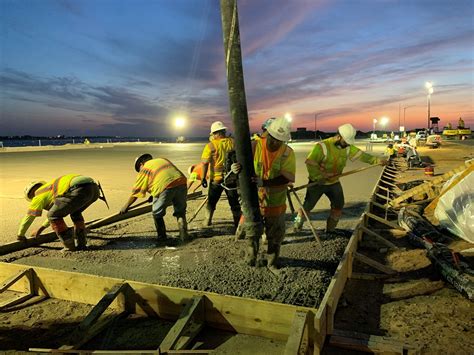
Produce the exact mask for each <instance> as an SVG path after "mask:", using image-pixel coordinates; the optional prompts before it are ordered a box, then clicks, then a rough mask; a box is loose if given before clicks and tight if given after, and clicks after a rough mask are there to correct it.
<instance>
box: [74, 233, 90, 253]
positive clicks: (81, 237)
mask: <svg viewBox="0 0 474 355" xmlns="http://www.w3.org/2000/svg"><path fill="white" fill-rule="evenodd" d="M75 234H76V240H77V249H78V250H86V249H87V233H86V230H85V229H76V230H75Z"/></svg>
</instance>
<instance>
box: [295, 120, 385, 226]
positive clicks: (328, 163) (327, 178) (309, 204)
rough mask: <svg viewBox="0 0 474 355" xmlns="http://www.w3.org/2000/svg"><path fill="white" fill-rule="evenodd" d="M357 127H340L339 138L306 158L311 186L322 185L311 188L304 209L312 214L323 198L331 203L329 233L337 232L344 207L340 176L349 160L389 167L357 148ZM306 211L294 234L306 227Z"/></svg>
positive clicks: (325, 142) (317, 146) (300, 214)
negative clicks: (314, 183) (381, 164)
mask: <svg viewBox="0 0 474 355" xmlns="http://www.w3.org/2000/svg"><path fill="white" fill-rule="evenodd" d="M355 136H356V130H355V128H354V127H353V126H352V125H351V124H349V123H347V124H344V125H342V126H340V127H339V128H338V133H337V134H336V136H334V137H331V138H328V139H325V140H323V141H321V142H318V143H316V144H315V146H314V147H313V149H312V151H311V152H310V153H309V155H308V157H307V158H306V162H305V163H306V168H307V169H308V173H309V183H312V182H316V181H317V182H319V184H317V185H313V186H310V187H308V189H307V190H306V197H305V200H304V203H303V208H304V209H305V210H306V211H307V212H308V213H309V212H310V211H311V210H312V209H313V208H314V206H316V204H317V202H318V201H319V199H320V198H321V196H322V195H326V196H327V197H328V198H329V200H330V202H331V211H330V214H329V218H328V219H327V221H326V231H327V232H329V233H331V232H333V231H334V230H335V228H336V226H337V224H338V222H339V219H340V218H341V215H342V208H343V207H344V193H343V191H342V186H341V183H340V182H339V178H338V175H340V174H341V173H342V171H343V170H344V168H345V166H346V163H347V160H348V159H350V160H352V161H354V160H360V161H363V162H364V163H368V164H380V163H383V164H386V159H380V158H377V157H375V156H372V155H370V154H367V153H364V152H363V151H361V150H360V149H359V148H357V147H356V146H355V145H353V144H354V143H355ZM303 222H304V220H303V211H302V210H301V209H300V210H299V211H298V214H297V216H296V218H295V221H294V229H295V231H300V230H301V229H302V227H303Z"/></svg>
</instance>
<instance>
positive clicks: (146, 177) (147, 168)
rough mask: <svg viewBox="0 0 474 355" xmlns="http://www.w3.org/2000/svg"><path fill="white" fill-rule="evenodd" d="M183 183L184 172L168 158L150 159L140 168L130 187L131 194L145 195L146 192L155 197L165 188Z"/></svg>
mask: <svg viewBox="0 0 474 355" xmlns="http://www.w3.org/2000/svg"><path fill="white" fill-rule="evenodd" d="M185 184H186V177H185V176H184V174H183V173H182V172H181V171H180V170H179V169H178V168H177V167H176V166H174V164H173V163H171V162H170V161H169V160H168V159H164V158H157V159H151V160H148V161H147V162H145V164H144V165H143V167H142V168H141V169H140V172H139V173H138V175H137V179H136V181H135V185H134V186H133V188H132V196H134V197H145V196H146V193H147V192H148V193H150V194H151V195H152V196H154V197H157V196H158V195H159V194H160V193H162V192H163V191H164V190H165V189H167V188H171V187H175V186H179V185H185Z"/></svg>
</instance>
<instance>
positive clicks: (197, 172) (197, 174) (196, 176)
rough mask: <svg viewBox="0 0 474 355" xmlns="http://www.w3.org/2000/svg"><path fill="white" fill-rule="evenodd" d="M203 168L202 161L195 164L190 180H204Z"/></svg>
mask: <svg viewBox="0 0 474 355" xmlns="http://www.w3.org/2000/svg"><path fill="white" fill-rule="evenodd" d="M202 170H203V166H202V163H199V164H196V165H194V168H193V171H192V173H191V174H189V178H188V180H190V181H200V180H202V173H203V171H202ZM208 175H209V174H208Z"/></svg>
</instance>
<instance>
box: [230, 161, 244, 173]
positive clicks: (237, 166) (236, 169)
mask: <svg viewBox="0 0 474 355" xmlns="http://www.w3.org/2000/svg"><path fill="white" fill-rule="evenodd" d="M240 170H242V165H241V164H240V163H232V165H231V166H230V171H232V172H233V173H234V174H236V175H237V174H238V173H240Z"/></svg>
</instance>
